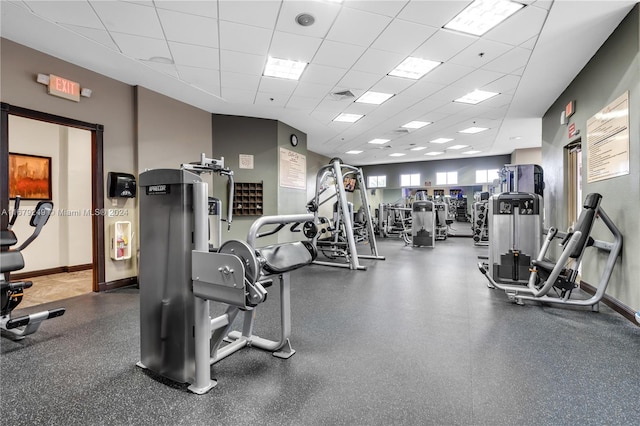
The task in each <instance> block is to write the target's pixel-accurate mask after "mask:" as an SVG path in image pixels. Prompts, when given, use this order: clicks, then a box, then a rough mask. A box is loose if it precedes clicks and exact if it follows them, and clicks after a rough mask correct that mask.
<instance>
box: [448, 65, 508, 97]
mask: <svg viewBox="0 0 640 426" xmlns="http://www.w3.org/2000/svg"><path fill="white" fill-rule="evenodd" d="M503 76H504V73H501V72H495V71H489V70H484V69H480V70H475V71H474V72H472V73H469V74H467V75H465V76H464V77H462V78H461V79H459V80H456V81H455V82H454V83H452V84H451V86H453V87H459V88H462V89H464V90H465V94H466V93H468V92H471V91H473V90H475V89H479V88H480V87H482V86H486V85H487V84H489V83H491V82H493V81H496V80H498V79H499V78H501V77H503Z"/></svg>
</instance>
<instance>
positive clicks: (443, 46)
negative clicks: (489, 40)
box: [412, 29, 478, 62]
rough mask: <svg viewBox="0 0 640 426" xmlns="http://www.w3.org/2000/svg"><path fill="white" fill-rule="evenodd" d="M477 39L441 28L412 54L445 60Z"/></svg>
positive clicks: (434, 59)
mask: <svg viewBox="0 0 640 426" xmlns="http://www.w3.org/2000/svg"><path fill="white" fill-rule="evenodd" d="M477 40H478V38H477V37H473V36H470V35H466V34H461V33H456V32H454V31H449V30H442V29H441V30H438V31H437V32H436V33H435V34H434V35H432V36H431V37H430V38H429V40H427V41H425V42H424V43H423V44H422V45H421V46H420V47H418V48H417V49H416V50H415V51H414V52H413V54H412V56H417V57H419V58H422V59H429V60H432V61H440V62H446V61H448V60H449V59H451V58H452V57H454V56H455V55H457V54H458V53H459V52H460V51H462V50H463V49H465V48H467V47H468V46H470V45H471V44H473V43H475V42H476V41H477Z"/></svg>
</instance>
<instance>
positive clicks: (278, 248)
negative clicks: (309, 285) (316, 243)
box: [258, 241, 315, 274]
mask: <svg viewBox="0 0 640 426" xmlns="http://www.w3.org/2000/svg"><path fill="white" fill-rule="evenodd" d="M258 251H259V252H260V255H261V256H262V257H263V258H264V259H265V261H266V263H265V265H264V269H265V270H266V271H267V272H270V273H272V274H279V273H283V272H288V271H293V270H294V269H298V268H300V267H302V266H306V265H308V264H310V263H311V262H313V260H314V259H315V256H314V251H313V246H312V245H311V244H309V243H308V242H307V241H297V242H293V243H284V244H275V245H272V246H267V247H262V248H260V249H258Z"/></svg>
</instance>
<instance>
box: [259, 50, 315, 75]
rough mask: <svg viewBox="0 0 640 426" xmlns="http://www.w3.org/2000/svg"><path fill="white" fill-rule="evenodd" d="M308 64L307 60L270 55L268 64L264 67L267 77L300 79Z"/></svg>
mask: <svg viewBox="0 0 640 426" xmlns="http://www.w3.org/2000/svg"><path fill="white" fill-rule="evenodd" d="M306 66H307V63H306V62H298V61H290V60H288V59H278V58H272V57H271V56H269V59H268V60H267V66H266V67H265V69H264V75H265V76H267V77H278V78H286V79H288V80H298V79H299V78H300V76H301V75H302V71H304V69H305V67H306Z"/></svg>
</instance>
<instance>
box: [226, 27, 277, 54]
mask: <svg viewBox="0 0 640 426" xmlns="http://www.w3.org/2000/svg"><path fill="white" fill-rule="evenodd" d="M219 24H220V48H221V49H224V50H233V51H235V52H242V53H252V54H254V55H266V54H267V50H268V48H269V43H270V41H271V31H270V30H267V29H265V28H258V27H252V26H249V25H243V24H236V23H233V22H227V21H220V22H219Z"/></svg>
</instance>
